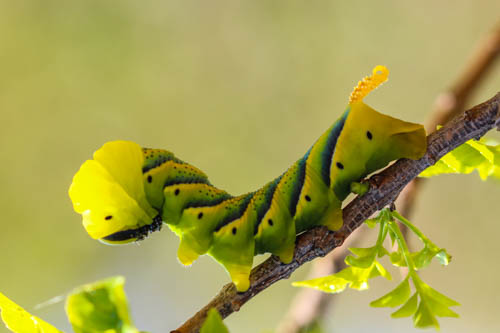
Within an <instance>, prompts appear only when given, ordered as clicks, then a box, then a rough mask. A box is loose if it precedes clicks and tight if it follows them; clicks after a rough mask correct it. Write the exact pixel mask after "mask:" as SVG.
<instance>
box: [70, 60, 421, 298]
mask: <svg viewBox="0 0 500 333" xmlns="http://www.w3.org/2000/svg"><path fill="white" fill-rule="evenodd" d="M388 73H389V72H388V70H387V69H386V68H385V67H383V66H377V67H376V68H375V69H374V70H373V74H372V75H371V76H369V77H366V78H364V79H363V80H362V81H360V82H359V83H358V86H357V87H356V88H355V89H354V91H353V93H352V94H351V97H350V100H349V105H348V107H347V109H346V110H345V111H344V113H343V114H342V116H341V117H340V118H339V119H338V120H337V121H336V122H335V123H334V124H333V125H332V126H331V127H330V128H329V129H328V130H327V131H326V132H325V133H324V134H323V135H322V136H321V137H320V138H319V139H318V140H317V141H316V142H315V143H314V144H313V145H312V147H311V148H310V149H309V150H308V151H307V152H306V154H305V155H304V156H303V157H302V158H300V159H299V160H298V161H297V162H296V163H295V164H293V165H292V166H291V167H290V168H289V169H288V170H287V171H286V172H284V173H283V174H282V175H281V176H279V177H278V178H276V179H274V180H272V181H271V182H269V183H268V184H266V185H264V187H262V188H260V189H258V190H257V191H254V192H250V193H247V194H243V195H240V196H232V195H230V194H228V193H227V192H225V191H223V190H220V189H218V188H216V187H214V186H213V185H212V184H211V183H210V182H209V180H208V178H207V176H206V175H205V174H204V173H203V172H202V171H201V170H199V169H197V168H195V167H194V166H191V165H189V164H187V163H185V162H184V161H181V160H180V159H178V158H177V157H175V156H174V154H172V153H170V152H168V151H166V150H160V149H148V148H141V147H140V146H139V145H137V144H136V143H133V142H129V141H113V142H108V143H106V144H104V146H103V147H102V148H100V149H99V150H97V151H96V152H95V153H94V159H93V160H88V161H86V162H85V163H84V164H83V165H82V166H81V168H80V170H79V171H78V172H77V173H76V175H75V177H74V179H73V183H72V184H71V187H70V189H69V195H70V197H71V200H72V201H73V206H74V209H75V211H76V212H78V213H80V214H82V216H83V225H84V227H85V229H86V230H87V232H88V233H89V235H90V236H91V237H92V238H94V239H99V240H101V241H103V242H105V243H110V244H117V243H128V242H133V241H138V240H142V239H144V238H145V237H146V236H147V235H148V234H149V233H150V232H153V231H156V230H160V228H161V226H162V224H163V223H166V224H167V225H168V226H169V227H170V228H171V229H172V230H173V231H174V232H175V233H176V234H177V235H178V236H179V237H180V246H179V250H178V257H179V260H180V261H181V262H182V263H183V264H185V265H190V264H191V263H192V262H193V261H194V260H196V258H198V256H200V255H203V254H206V253H207V254H209V255H210V256H212V257H213V258H214V259H215V260H216V261H218V262H219V263H220V264H222V265H223V266H224V267H225V268H226V270H227V271H228V272H229V275H230V277H231V279H232V281H233V282H234V283H235V285H236V288H237V290H238V291H240V292H241V291H245V290H247V289H248V288H249V274H250V270H251V268H252V263H253V257H254V256H255V255H256V254H259V253H272V254H274V255H277V256H278V257H279V258H280V260H281V261H282V262H283V263H289V262H290V261H291V260H292V258H293V251H294V247H295V238H296V235H297V234H299V233H301V232H303V231H304V230H308V229H310V228H312V227H314V226H318V225H324V226H327V227H328V228H329V229H331V230H338V229H339V228H340V227H341V226H342V209H341V205H342V201H343V200H344V199H345V198H346V197H347V195H348V194H349V193H350V191H351V184H352V183H354V182H358V181H360V180H361V179H363V178H364V177H366V176H367V175H368V174H370V173H371V172H373V171H375V170H378V169H380V168H382V167H384V166H386V165H387V164H388V163H389V162H390V161H393V160H395V159H399V158H403V157H404V158H412V159H418V158H420V157H421V156H422V155H423V154H424V152H425V148H426V135H425V130H424V128H423V127H422V126H421V125H418V124H413V123H408V122H404V121H401V120H398V119H395V118H392V117H389V116H386V115H383V114H380V113H378V112H377V111H375V110H373V109H372V108H370V107H369V106H367V105H366V104H364V103H363V101H362V100H363V98H364V97H365V96H366V95H367V94H368V93H369V92H370V91H371V90H373V89H375V88H376V87H377V86H378V85H380V84H381V83H383V82H384V81H386V80H387V77H388Z"/></svg>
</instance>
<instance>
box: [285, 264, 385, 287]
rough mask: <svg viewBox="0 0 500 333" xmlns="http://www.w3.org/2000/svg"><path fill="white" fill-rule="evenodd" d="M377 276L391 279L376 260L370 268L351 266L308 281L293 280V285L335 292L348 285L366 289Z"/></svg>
mask: <svg viewBox="0 0 500 333" xmlns="http://www.w3.org/2000/svg"><path fill="white" fill-rule="evenodd" d="M377 276H383V277H385V278H386V279H391V276H390V274H389V272H387V271H386V270H385V269H384V267H383V266H382V265H381V264H380V263H378V262H377V261H375V262H374V263H373V265H372V266H370V267H368V268H359V267H352V266H349V267H346V268H344V269H343V270H341V271H340V272H338V273H336V274H332V275H328V276H325V277H321V278H316V279H312V280H307V281H299V282H293V283H292V285H293V286H295V287H308V288H313V289H317V290H321V291H323V292H326V293H332V294H333V293H340V292H342V291H344V290H345V289H346V288H347V286H349V288H351V289H357V290H366V289H368V288H369V285H368V280H369V279H372V278H374V277H377Z"/></svg>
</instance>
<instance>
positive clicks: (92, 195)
mask: <svg viewBox="0 0 500 333" xmlns="http://www.w3.org/2000/svg"><path fill="white" fill-rule="evenodd" d="M143 164H144V156H143V153H142V149H141V147H140V146H139V145H137V144H136V143H133V142H130V141H113V142H108V143H106V144H104V146H102V147H101V148H100V149H99V150H97V151H96V152H95V153H94V159H93V160H87V161H86V162H85V163H83V165H82V166H81V167H80V170H79V171H78V172H77V173H76V175H75V176H74V178H73V182H72V184H71V186H70V188H69V196H70V198H71V201H72V202H73V208H74V210H75V211H76V212H77V213H79V214H82V217H83V226H84V227H85V230H86V231H87V232H88V234H89V235H90V236H91V237H92V238H94V239H99V240H101V241H102V242H105V243H110V244H121V243H128V242H133V241H136V240H141V239H143V238H144V237H145V236H147V234H148V233H150V232H152V231H155V230H158V229H160V228H161V224H162V222H161V218H160V216H159V214H158V211H156V210H155V209H154V208H153V207H152V206H151V205H150V204H149V202H148V201H147V199H146V195H145V192H144V183H143V177H142V167H143Z"/></svg>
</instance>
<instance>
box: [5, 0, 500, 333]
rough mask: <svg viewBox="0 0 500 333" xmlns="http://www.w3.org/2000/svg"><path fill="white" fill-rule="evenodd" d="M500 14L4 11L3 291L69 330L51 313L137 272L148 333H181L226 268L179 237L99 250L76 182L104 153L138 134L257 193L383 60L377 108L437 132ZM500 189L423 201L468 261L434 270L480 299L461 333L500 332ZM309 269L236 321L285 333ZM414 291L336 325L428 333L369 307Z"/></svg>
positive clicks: (431, 228) (436, 229)
mask: <svg viewBox="0 0 500 333" xmlns="http://www.w3.org/2000/svg"><path fill="white" fill-rule="evenodd" d="M499 13H500V2H498V1H497V0H489V1H487V0H481V1H468V0H453V1H452V0H446V1H438V2H436V1H430V0H424V1H419V2H418V3H417V2H405V1H377V2H374V1H372V2H367V1H358V0H355V1H349V2H341V1H287V2H278V1H266V0H259V1H246V2H243V1H232V2H228V1H210V2H203V1H162V2H159V1H157V2H146V1H140V2H138V1H132V0H127V1H125V0H124V1H102V0H101V1H98V0H88V1H55V0H29V1H27V0H17V1H7V0H0V154H1V155H0V156H1V159H0V161H1V163H0V208H1V209H0V221H1V222H0V223H1V232H0V290H1V291H2V292H3V293H5V294H6V295H7V296H8V297H10V298H12V299H13V300H14V301H16V302H17V303H19V304H21V305H22V306H24V307H25V308H26V309H27V310H28V311H31V312H33V313H34V314H36V315H38V316H40V317H42V318H43V319H45V320H47V321H49V322H51V323H53V324H54V325H56V326H57V327H59V328H60V329H63V330H65V331H68V332H69V331H71V328H70V326H69V324H68V323H67V321H66V317H65V314H64V309H63V304H62V303H58V304H55V305H52V306H48V307H44V308H42V309H39V310H34V307H35V306H36V305H37V304H39V303H42V302H44V301H46V300H48V299H51V298H52V297H54V296H57V295H65V294H66V293H67V292H69V291H70V290H71V289H72V288H74V287H76V286H78V285H81V284H84V283H88V282H92V281H95V280H98V279H101V278H104V277H108V276H112V275H118V274H120V275H124V276H125V277H126V279H127V284H126V292H127V294H128V296H129V300H130V305H131V309H132V314H133V318H134V320H135V323H136V325H137V327H138V328H140V329H141V330H146V331H150V332H154V333H156V332H167V331H170V330H172V329H174V328H176V327H178V326H179V325H180V324H181V323H182V322H184V321H185V320H186V319H187V318H188V317H190V316H191V315H192V314H194V313H195V312H196V311H197V310H198V309H199V308H201V307H202V306H203V305H205V304H206V303H207V302H208V301H209V300H210V299H211V297H212V296H214V295H215V294H216V293H217V292H218V291H219V289H220V288H221V287H222V285H223V284H225V283H227V282H229V278H228V276H227V275H226V273H225V272H224V271H223V269H222V267H221V266H219V265H218V264H217V263H215V262H214V261H212V259H210V258H208V257H202V258H201V259H200V260H198V262H196V263H195V264H194V265H193V266H192V267H190V268H184V267H182V266H181V265H180V264H179V263H178V262H177V259H176V250H177V245H178V239H177V238H176V237H175V236H174V235H173V234H172V233H171V232H170V231H168V229H164V231H163V232H161V233H157V234H154V235H153V236H152V237H151V238H150V239H148V240H147V241H144V242H141V243H140V244H138V245H128V246H119V247H111V246H106V245H103V244H101V243H99V242H97V241H95V240H92V239H91V238H90V237H89V236H88V235H87V234H86V232H85V231H84V229H83V227H82V226H81V218H80V216H78V215H77V214H76V213H74V212H73V210H72V207H71V202H70V200H69V198H68V195H67V190H68V187H69V185H70V183H71V179H72V176H73V175H74V173H75V172H76V171H77V170H78V168H79V166H80V165H81V163H83V161H84V160H86V159H88V158H90V157H91V155H92V153H93V151H94V150H96V149H97V148H99V147H100V146H101V145H102V144H103V143H105V142H106V141H109V140H115V139H127V140H133V141H135V142H137V143H139V144H140V145H142V146H146V147H154V148H165V149H168V150H171V151H173V152H175V153H176V155H177V156H178V157H179V158H181V159H183V160H185V161H188V162H190V163H192V164H193V165H195V166H197V167H199V168H201V169H202V170H204V171H205V172H206V173H207V174H208V175H209V176H210V179H211V181H212V183H214V184H215V185H217V186H219V187H221V188H224V189H226V190H228V191H229V192H231V193H234V194H238V193H242V192H246V191H250V190H253V189H256V188H257V187H259V186H261V185H262V184H264V183H265V182H266V181H268V180H270V179H272V178H274V177H275V176H277V175H278V174H280V173H281V172H282V171H284V170H285V169H286V168H287V167H288V166H289V165H291V164H292V163H293V162H294V161H295V160H296V159H297V158H298V157H300V156H301V155H302V154H303V153H304V152H305V151H306V150H307V149H308V147H309V146H310V145H311V144H312V143H313V142H314V140H315V139H316V138H317V137H318V136H319V135H320V134H321V133H322V132H323V131H324V130H325V129H326V128H328V127H329V125H330V124H331V123H332V122H333V121H335V120H336V118H337V117H338V116H339V115H340V113H341V112H342V111H343V110H344V108H345V106H346V104H347V100H348V97H349V94H350V92H351V89H352V88H353V86H354V85H355V84H356V83H357V81H358V80H359V79H361V78H362V77H363V76H365V75H367V74H369V73H370V71H371V69H372V68H373V67H374V66H375V65H378V64H384V65H386V66H388V67H389V69H390V70H391V76H390V81H389V82H388V83H386V84H385V85H384V86H383V87H382V88H381V89H379V90H377V91H376V92H375V93H373V94H371V95H370V96H369V98H368V99H367V103H368V104H370V105H371V106H373V107H374V108H375V109H378V110H380V111H382V112H384V113H388V114H390V115H392V116H396V117H399V118H403V119H405V120H409V121H415V122H423V121H424V120H425V119H426V117H427V115H428V113H429V112H430V111H431V109H432V105H433V103H434V100H435V98H436V96H437V95H438V93H439V92H440V91H442V90H444V89H445V88H447V87H448V86H449V85H450V84H451V83H452V81H454V79H455V78H456V77H457V75H458V74H459V73H460V72H461V70H462V69H463V67H464V64H465V62H466V60H467V59H468V58H469V56H470V54H471V52H472V50H473V49H474V47H475V45H476V44H477V42H478V40H479V39H480V38H481V36H483V35H484V34H485V33H486V32H487V31H489V30H490V29H491V28H492V27H493V26H494V24H495V23H496V21H497V20H498V19H499V15H498V14H499ZM499 73H500V66H499V64H498V63H497V65H496V66H495V67H494V68H493V69H492V70H491V72H490V75H489V76H488V77H487V78H486V80H485V81H484V82H483V84H482V85H481V87H480V88H479V89H478V93H476V94H475V95H474V96H473V98H472V100H471V101H470V104H476V103H478V102H480V101H483V100H485V99H487V98H489V97H491V96H493V95H494V94H495V93H496V92H497V91H498V90H499V87H500V75H499ZM489 136H490V137H496V138H499V135H498V134H497V133H490V134H489ZM499 197H500V185H499V184H498V183H495V182H481V181H480V179H479V177H478V176H477V175H476V174H473V175H469V176H442V177H438V178H436V179H432V180H431V181H429V182H428V183H427V184H426V186H425V188H424V189H423V191H422V192H421V193H420V197H419V200H418V203H417V207H416V210H415V214H414V216H413V219H412V220H413V222H414V223H416V224H417V225H418V226H420V227H421V229H422V230H423V231H424V232H425V233H426V234H427V235H428V236H429V237H430V238H431V239H432V240H434V242H435V243H437V244H438V245H439V246H441V247H445V248H446V249H448V251H449V252H450V253H451V254H452V255H453V262H452V264H451V265H450V266H448V267H445V268H442V267H440V266H439V265H438V264H432V265H431V266H430V267H429V268H428V269H426V270H425V271H423V273H422V276H423V278H424V280H425V281H427V282H428V283H429V284H430V285H432V286H433V287H435V288H436V289H438V290H439V291H441V292H443V293H445V294H446V295H448V296H450V297H452V298H454V299H456V300H458V301H459V302H461V303H462V306H460V307H458V308H456V311H457V312H458V313H460V315H461V318H460V319H442V320H441V321H440V322H441V326H442V331H443V332H471V331H499V330H500V321H499V320H498V312H499V310H500V306H499V303H498V301H497V300H498V299H499V298H500V289H499V288H498V281H499V275H500V266H498V256H499V253H500V243H499V242H498V234H499V233H500V224H499V223H498V222H499V214H498V198H499ZM374 237H375V235H371V236H370V235H367V236H365V237H363V242H362V243H361V244H358V245H360V246H363V245H367V244H370V243H372V242H374ZM413 243H414V244H417V243H416V242H413ZM262 259H263V258H261V257H259V258H258V260H262ZM309 267H310V266H309V265H305V266H304V267H302V268H301V269H300V270H299V271H298V272H297V273H295V274H294V275H293V276H292V277H291V279H290V280H285V281H281V282H279V283H277V284H276V285H274V286H272V287H271V288H269V289H268V290H266V291H265V292H263V293H262V294H260V295H259V296H257V297H255V298H254V299H252V300H251V301H250V302H249V303H248V304H247V305H245V306H244V307H243V308H242V309H241V311H240V312H239V313H235V314H233V315H232V316H230V317H229V318H228V319H227V320H226V324H227V325H228V326H229V328H230V329H231V331H232V332H243V333H246V332H262V331H264V330H269V329H273V328H274V327H275V326H276V325H277V324H278V323H279V321H280V320H281V319H282V316H283V314H284V313H285V311H286V310H287V308H288V306H289V303H290V301H291V299H292V297H293V295H294V293H295V292H296V290H297V289H295V288H294V287H292V286H291V281H297V280H300V279H304V278H305V276H306V274H307V271H308V268H309ZM392 272H393V273H394V274H393V275H394V276H395V277H396V279H397V278H398V276H397V271H396V270H393V271H392ZM379 279H380V278H379ZM395 283H396V282H394V281H393V282H388V281H382V280H380V281H379V280H377V279H376V280H375V281H374V283H373V284H372V286H373V288H372V289H370V290H369V291H364V292H356V291H351V290H349V291H346V292H345V293H344V294H342V295H340V296H339V297H338V299H337V300H336V302H335V303H334V306H333V307H332V309H331V310H330V311H329V314H328V316H327V318H326V324H325V325H326V326H325V328H327V329H328V331H329V332H330V331H331V332H365V331H367V330H368V329H370V331H371V332H402V331H404V332H415V331H416V330H415V329H414V328H413V326H412V323H411V320H409V319H400V320H393V319H390V316H389V314H390V310H388V309H374V308H370V307H369V305H368V304H369V302H370V301H371V300H373V299H375V298H378V297H379V296H381V295H383V294H384V293H385V292H387V291H388V290H389V289H392V288H393V287H394V286H395V285H396V284H395ZM0 331H1V332H3V331H6V329H5V328H4V327H3V326H0Z"/></svg>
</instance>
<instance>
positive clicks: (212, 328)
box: [200, 308, 229, 333]
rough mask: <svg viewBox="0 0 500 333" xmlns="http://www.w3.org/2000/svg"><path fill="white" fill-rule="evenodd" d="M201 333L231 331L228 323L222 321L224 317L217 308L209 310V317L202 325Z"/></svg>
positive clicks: (224, 332) (225, 332) (226, 332)
mask: <svg viewBox="0 0 500 333" xmlns="http://www.w3.org/2000/svg"><path fill="white" fill-rule="evenodd" d="M200 333H229V330H228V329H227V327H226V325H224V323H223V322H222V317H221V316H220V314H219V312H218V311H217V310H216V309H215V308H211V309H210V310H209V311H208V315H207V319H205V322H204V323H203V325H202V326H201V330H200Z"/></svg>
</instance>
